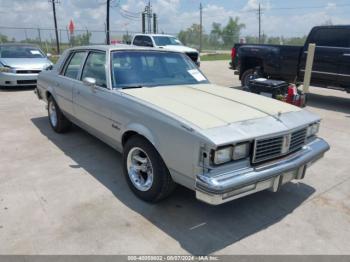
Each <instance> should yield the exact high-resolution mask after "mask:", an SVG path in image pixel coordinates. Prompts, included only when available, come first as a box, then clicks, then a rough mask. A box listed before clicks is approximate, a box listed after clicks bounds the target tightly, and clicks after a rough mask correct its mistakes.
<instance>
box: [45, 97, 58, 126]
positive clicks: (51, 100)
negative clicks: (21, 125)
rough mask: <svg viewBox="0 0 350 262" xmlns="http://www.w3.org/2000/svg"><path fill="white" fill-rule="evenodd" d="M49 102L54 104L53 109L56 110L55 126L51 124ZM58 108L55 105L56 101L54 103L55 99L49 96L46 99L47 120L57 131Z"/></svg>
mask: <svg viewBox="0 0 350 262" xmlns="http://www.w3.org/2000/svg"><path fill="white" fill-rule="evenodd" d="M51 103H53V104H54V106H55V110H56V119H57V120H56V126H54V125H53V124H52V121H51V115H50V104H51ZM58 110H59V108H58V106H57V103H56V101H55V99H53V98H52V97H49V99H48V107H47V114H48V116H49V122H50V126H51V127H52V128H53V129H54V130H55V131H56V132H57V130H58V126H59V121H60V120H59V112H58Z"/></svg>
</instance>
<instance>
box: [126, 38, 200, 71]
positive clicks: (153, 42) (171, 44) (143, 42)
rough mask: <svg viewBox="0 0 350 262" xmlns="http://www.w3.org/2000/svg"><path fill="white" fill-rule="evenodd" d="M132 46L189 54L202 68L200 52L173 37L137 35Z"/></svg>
mask: <svg viewBox="0 0 350 262" xmlns="http://www.w3.org/2000/svg"><path fill="white" fill-rule="evenodd" d="M131 44H132V45H135V46H147V47H156V48H162V49H166V50H170V51H178V52H182V53H185V54H187V55H188V56H189V57H190V58H191V59H192V61H193V62H195V63H196V65H197V66H200V62H201V60H200V55H199V52H198V51H197V50H196V49H194V48H190V47H188V46H185V45H184V44H183V43H181V41H180V40H179V39H177V38H176V37H174V36H171V35H161V34H137V35H134V37H133V39H132V41H131Z"/></svg>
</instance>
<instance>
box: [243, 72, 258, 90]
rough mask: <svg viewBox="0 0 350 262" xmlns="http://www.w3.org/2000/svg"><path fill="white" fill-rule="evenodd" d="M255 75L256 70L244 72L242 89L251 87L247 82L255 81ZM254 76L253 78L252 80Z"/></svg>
mask: <svg viewBox="0 0 350 262" xmlns="http://www.w3.org/2000/svg"><path fill="white" fill-rule="evenodd" d="M254 74H255V70H254V69H248V70H246V71H244V73H243V74H242V78H241V84H242V87H246V88H247V87H249V85H248V84H246V83H247V80H248V79H249V80H252V79H254ZM252 76H253V78H252Z"/></svg>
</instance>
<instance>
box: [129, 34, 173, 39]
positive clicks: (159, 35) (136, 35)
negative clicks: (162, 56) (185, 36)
mask: <svg viewBox="0 0 350 262" xmlns="http://www.w3.org/2000/svg"><path fill="white" fill-rule="evenodd" d="M138 35H145V36H166V37H175V38H176V36H173V35H164V34H135V36H138Z"/></svg>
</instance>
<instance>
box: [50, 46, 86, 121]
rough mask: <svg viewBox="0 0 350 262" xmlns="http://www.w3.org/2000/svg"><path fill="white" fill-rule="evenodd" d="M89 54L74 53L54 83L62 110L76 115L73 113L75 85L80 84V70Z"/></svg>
mask: <svg viewBox="0 0 350 262" xmlns="http://www.w3.org/2000/svg"><path fill="white" fill-rule="evenodd" d="M86 54H87V52H85V51H77V52H72V53H71V54H69V55H68V56H67V60H66V62H65V64H64V66H63V68H62V70H61V72H60V74H59V75H58V78H57V81H55V82H54V85H55V94H56V100H57V101H56V102H57V103H58V105H59V107H60V108H61V110H63V111H64V112H66V113H68V114H70V115H74V112H73V89H74V85H75V84H77V83H79V79H78V78H79V75H80V69H81V67H82V65H83V63H84V60H85V57H86Z"/></svg>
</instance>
